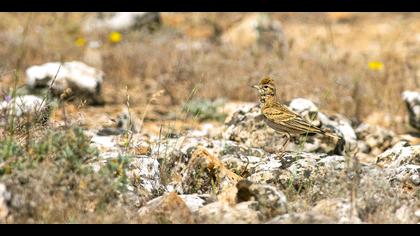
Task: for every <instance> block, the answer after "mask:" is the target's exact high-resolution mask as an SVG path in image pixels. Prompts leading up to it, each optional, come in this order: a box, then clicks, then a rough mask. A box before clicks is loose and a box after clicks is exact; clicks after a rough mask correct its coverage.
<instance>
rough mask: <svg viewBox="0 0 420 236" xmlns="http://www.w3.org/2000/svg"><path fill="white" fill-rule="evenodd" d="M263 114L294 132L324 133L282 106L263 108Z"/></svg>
mask: <svg viewBox="0 0 420 236" xmlns="http://www.w3.org/2000/svg"><path fill="white" fill-rule="evenodd" d="M262 112H263V114H264V116H265V117H266V118H267V119H268V120H270V121H272V122H274V123H276V124H279V125H282V126H284V127H287V128H290V129H292V130H299V131H302V132H309V133H324V132H323V131H322V130H321V129H320V128H318V127H316V126H313V125H312V124H311V123H309V122H308V121H306V120H305V119H304V118H302V117H301V116H300V115H299V114H296V113H295V112H293V111H291V110H290V109H288V108H287V107H284V106H283V105H281V104H275V105H274V106H270V107H266V108H263V111H262Z"/></svg>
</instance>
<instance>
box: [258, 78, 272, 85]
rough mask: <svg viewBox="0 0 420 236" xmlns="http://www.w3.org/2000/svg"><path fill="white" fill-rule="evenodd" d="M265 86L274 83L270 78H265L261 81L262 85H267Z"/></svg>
mask: <svg viewBox="0 0 420 236" xmlns="http://www.w3.org/2000/svg"><path fill="white" fill-rule="evenodd" d="M265 84H274V81H273V79H271V78H270V77H265V78H263V79H262V80H261V81H260V85H265Z"/></svg>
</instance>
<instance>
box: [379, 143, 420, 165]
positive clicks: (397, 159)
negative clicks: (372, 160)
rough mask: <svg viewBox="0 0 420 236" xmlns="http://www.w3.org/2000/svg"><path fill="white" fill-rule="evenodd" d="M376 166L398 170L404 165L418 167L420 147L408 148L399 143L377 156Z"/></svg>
mask: <svg viewBox="0 0 420 236" xmlns="http://www.w3.org/2000/svg"><path fill="white" fill-rule="evenodd" d="M376 164H377V165H379V166H382V167H385V168H398V167H400V166H402V165H404V164H413V165H420V145H415V146H409V145H408V143H407V142H404V141H403V142H399V143H397V144H395V145H394V146H393V147H392V148H390V149H388V150H387V151H385V152H383V153H382V154H380V155H378V156H377V158H376Z"/></svg>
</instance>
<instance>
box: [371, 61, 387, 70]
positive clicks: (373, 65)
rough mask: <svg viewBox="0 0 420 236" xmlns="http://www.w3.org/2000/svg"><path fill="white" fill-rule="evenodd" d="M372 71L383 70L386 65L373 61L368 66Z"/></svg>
mask: <svg viewBox="0 0 420 236" xmlns="http://www.w3.org/2000/svg"><path fill="white" fill-rule="evenodd" d="M368 67H369V69H370V70H382V68H384V64H383V63H382V62H379V61H371V62H369V64H368Z"/></svg>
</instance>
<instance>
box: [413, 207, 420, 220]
mask: <svg viewBox="0 0 420 236" xmlns="http://www.w3.org/2000/svg"><path fill="white" fill-rule="evenodd" d="M414 215H415V216H416V217H417V218H418V219H419V220H420V209H418V210H417V211H416V212H414Z"/></svg>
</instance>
